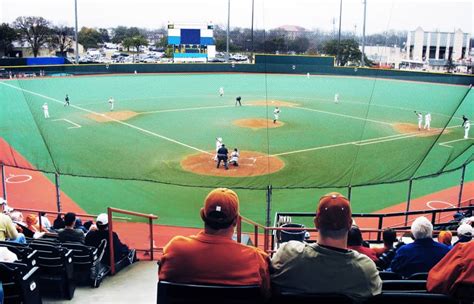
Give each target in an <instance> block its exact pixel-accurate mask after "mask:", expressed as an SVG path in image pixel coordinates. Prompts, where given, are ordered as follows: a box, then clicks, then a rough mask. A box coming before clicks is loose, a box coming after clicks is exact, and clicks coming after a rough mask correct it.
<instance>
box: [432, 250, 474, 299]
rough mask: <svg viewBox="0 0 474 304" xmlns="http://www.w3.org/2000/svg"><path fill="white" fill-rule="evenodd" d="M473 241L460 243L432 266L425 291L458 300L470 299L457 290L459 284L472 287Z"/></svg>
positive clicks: (473, 270)
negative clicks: (452, 296) (447, 295)
mask: <svg viewBox="0 0 474 304" xmlns="http://www.w3.org/2000/svg"><path fill="white" fill-rule="evenodd" d="M473 274H474V241H470V242H465V243H460V244H458V245H456V246H454V247H453V249H451V250H450V251H449V252H448V254H446V255H445V256H444V258H442V259H441V261H439V263H438V264H436V266H434V267H433V268H432V269H431V270H430V272H429V274H428V280H427V283H426V287H427V290H428V291H429V292H433V293H443V294H449V295H454V296H456V297H458V298H461V299H462V298H464V296H467V297H469V296H470V297H471V301H472V296H473V295H472V291H471V294H467V295H464V294H462V291H461V290H458V286H459V285H460V284H469V285H471V286H473V285H474V275H473Z"/></svg>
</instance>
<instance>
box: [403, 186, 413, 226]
mask: <svg viewBox="0 0 474 304" xmlns="http://www.w3.org/2000/svg"><path fill="white" fill-rule="evenodd" d="M412 187H413V179H411V178H410V182H409V183H408V197H407V210H406V213H405V226H407V225H408V212H410V203H411V190H412Z"/></svg>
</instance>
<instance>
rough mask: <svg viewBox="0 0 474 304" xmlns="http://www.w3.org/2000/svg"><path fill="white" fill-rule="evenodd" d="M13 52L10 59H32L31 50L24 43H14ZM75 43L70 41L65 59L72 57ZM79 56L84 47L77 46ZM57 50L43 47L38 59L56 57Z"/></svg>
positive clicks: (48, 46) (27, 44) (46, 46)
mask: <svg viewBox="0 0 474 304" xmlns="http://www.w3.org/2000/svg"><path fill="white" fill-rule="evenodd" d="M12 44H13V50H12V52H11V54H8V55H10V56H11V57H34V55H33V50H32V49H31V46H30V44H29V43H28V42H26V41H14V42H13V43H12ZM75 47H76V46H75V42H74V41H73V40H71V47H70V48H69V49H67V51H66V53H67V54H66V55H67V57H73V56H74V54H75ZM78 49H79V54H82V53H84V47H83V46H82V45H81V44H79V45H78ZM57 51H58V50H57V48H55V47H52V46H50V45H44V46H42V47H41V48H40V49H39V52H38V57H50V56H58V55H60V54H57Z"/></svg>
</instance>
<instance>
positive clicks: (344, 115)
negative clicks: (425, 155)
mask: <svg viewBox="0 0 474 304" xmlns="http://www.w3.org/2000/svg"><path fill="white" fill-rule="evenodd" d="M292 108H293V109H300V110H306V111H311V112H318V113H324V114H328V115H335V116H341V117H346V118H351V119H357V120H363V121H370V122H374V123H378V124H383V125H388V126H391V125H392V123H389V122H386V121H380V120H374V119H368V118H363V117H358V116H352V115H346V114H340V113H334V112H329V111H323V110H316V109H311V108H305V107H297V106H293V107H292Z"/></svg>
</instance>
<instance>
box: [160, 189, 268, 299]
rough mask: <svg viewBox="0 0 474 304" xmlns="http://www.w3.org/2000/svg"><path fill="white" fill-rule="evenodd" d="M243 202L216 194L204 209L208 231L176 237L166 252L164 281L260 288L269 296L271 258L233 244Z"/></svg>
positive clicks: (224, 192)
mask: <svg viewBox="0 0 474 304" xmlns="http://www.w3.org/2000/svg"><path fill="white" fill-rule="evenodd" d="M238 217H239V198H238V196H237V194H236V193H235V192H234V191H232V190H230V189H226V188H217V189H214V190H212V191H211V192H210V193H209V194H208V195H207V197H206V199H205V201H204V207H203V208H201V218H202V220H203V221H204V231H201V232H200V233H198V234H197V235H195V236H189V237H184V236H176V237H174V238H173V239H172V240H171V241H170V242H169V243H168V244H167V245H166V246H165V248H164V249H163V257H162V259H161V265H160V268H159V277H160V280H167V281H172V282H181V283H201V284H220V285H259V286H261V287H262V290H263V292H264V293H265V294H267V295H268V294H269V290H270V277H269V276H270V275H269V260H268V256H267V254H265V253H264V252H263V251H261V250H260V249H258V248H254V247H250V246H246V245H243V244H240V243H237V242H235V241H233V240H232V235H233V234H234V230H235V226H236V225H237V220H238Z"/></svg>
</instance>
